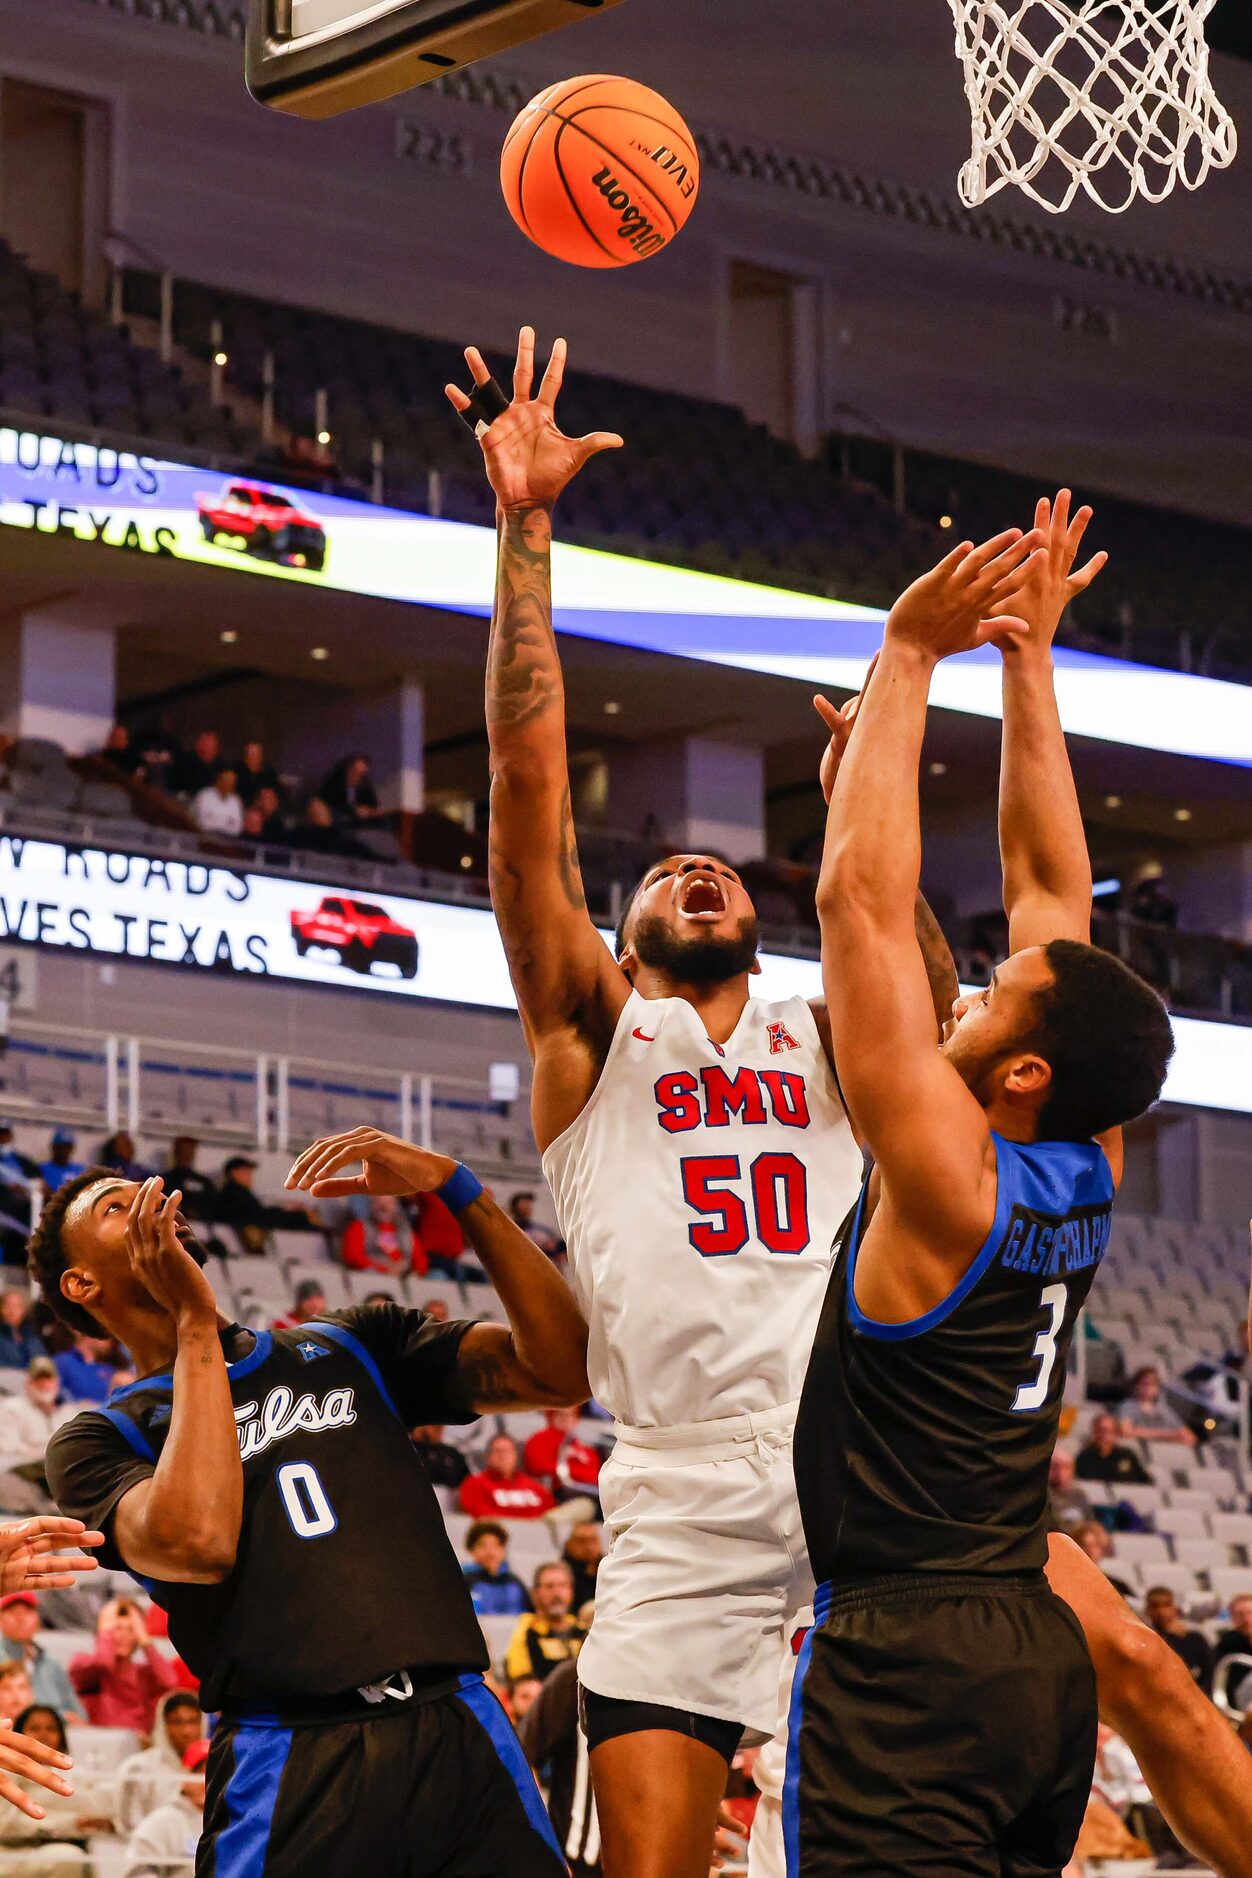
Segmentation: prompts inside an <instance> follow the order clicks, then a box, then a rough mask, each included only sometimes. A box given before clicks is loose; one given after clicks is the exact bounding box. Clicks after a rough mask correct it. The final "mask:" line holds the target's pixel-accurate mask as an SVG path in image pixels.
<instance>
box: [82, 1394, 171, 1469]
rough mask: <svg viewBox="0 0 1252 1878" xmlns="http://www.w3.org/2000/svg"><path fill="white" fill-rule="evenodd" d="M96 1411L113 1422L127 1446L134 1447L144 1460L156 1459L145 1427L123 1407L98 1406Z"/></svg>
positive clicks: (107, 1420) (106, 1419) (153, 1460)
mask: <svg viewBox="0 0 1252 1878" xmlns="http://www.w3.org/2000/svg"><path fill="white" fill-rule="evenodd" d="M95 1413H96V1414H97V1415H103V1416H104V1419H105V1421H106V1422H112V1424H113V1426H114V1427H115V1428H116V1429H117V1432H118V1434H119V1435H121V1437H122V1439H123V1441H124V1442H125V1443H126V1445H127V1447H130V1448H133V1449H134V1450H135V1453H136V1454H137V1455H138V1456H139V1458H140V1460H142V1461H152V1462H153V1463H155V1461H156V1453H155V1450H154V1449H153V1447H152V1445H151V1443H150V1442H149V1440H148V1437H147V1436H146V1435H145V1434H144V1432H143V1429H142V1428H140V1427H139V1426H138V1425H137V1424H136V1423H135V1422H133V1421H132V1420H131V1418H130V1416H129V1415H124V1414H123V1413H122V1411H121V1409H115V1408H108V1407H105V1408H98V1409H97V1410H96V1411H95Z"/></svg>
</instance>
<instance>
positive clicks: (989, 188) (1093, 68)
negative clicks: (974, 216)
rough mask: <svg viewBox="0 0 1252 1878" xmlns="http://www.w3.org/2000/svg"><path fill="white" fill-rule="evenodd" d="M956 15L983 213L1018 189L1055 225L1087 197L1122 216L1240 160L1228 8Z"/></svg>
mask: <svg viewBox="0 0 1252 1878" xmlns="http://www.w3.org/2000/svg"><path fill="white" fill-rule="evenodd" d="M949 4H950V6H951V8H952V13H953V17H954V19H955V20H956V49H957V55H958V57H959V58H960V61H961V64H962V65H963V67H964V69H965V95H966V97H967V98H968V100H969V107H970V114H971V116H972V118H973V133H974V135H973V148H972V151H971V154H970V158H969V161H968V163H966V164H965V165H964V167H963V168H962V170H961V176H960V192H961V199H962V201H963V202H965V203H966V204H967V205H968V206H969V207H971V208H974V207H977V205H978V204H979V203H980V202H985V201H986V200H987V198H988V196H993V195H995V194H996V192H997V190H1000V189H1003V188H1004V187H1005V186H1006V185H1007V184H1009V183H1012V184H1013V185H1014V186H1015V187H1016V188H1018V189H1022V190H1024V191H1025V192H1026V194H1027V195H1028V196H1030V197H1032V198H1033V200H1034V201H1036V202H1037V203H1039V205H1040V206H1041V207H1042V208H1045V209H1048V210H1050V211H1052V212H1053V213H1054V214H1056V213H1060V211H1062V210H1064V209H1067V208H1068V207H1069V206H1070V204H1071V202H1073V200H1074V197H1075V196H1076V195H1077V194H1078V191H1079V190H1080V189H1082V190H1085V191H1086V193H1087V194H1088V195H1089V196H1090V197H1091V198H1092V200H1093V201H1095V202H1097V203H1099V205H1100V207H1101V208H1103V209H1108V210H1110V211H1111V212H1112V213H1114V214H1119V213H1120V212H1121V211H1122V210H1123V209H1127V208H1129V207H1130V204H1131V203H1132V202H1133V201H1134V200H1135V199H1136V197H1138V196H1142V197H1144V198H1146V200H1148V201H1149V202H1159V201H1161V199H1162V198H1163V197H1164V196H1167V195H1169V193H1170V191H1171V190H1172V189H1173V188H1174V185H1175V184H1176V183H1179V182H1181V183H1182V184H1183V185H1184V186H1185V187H1186V188H1188V189H1198V188H1199V186H1200V184H1201V183H1202V182H1203V181H1204V179H1205V177H1206V176H1207V175H1208V173H1209V171H1210V169H1223V168H1225V166H1226V165H1227V164H1228V163H1230V162H1232V161H1233V159H1234V155H1235V147H1236V138H1235V127H1234V124H1233V123H1232V121H1231V118H1230V115H1229V113H1228V112H1227V111H1225V110H1224V109H1223V108H1222V105H1221V103H1220V102H1219V100H1218V98H1217V95H1216V93H1215V92H1214V90H1213V85H1212V81H1211V79H1210V77H1209V51H1208V46H1207V45H1206V43H1205V39H1204V21H1205V19H1206V18H1207V16H1208V14H1209V13H1210V12H1211V11H1212V9H1213V6H1214V4H1215V0H949Z"/></svg>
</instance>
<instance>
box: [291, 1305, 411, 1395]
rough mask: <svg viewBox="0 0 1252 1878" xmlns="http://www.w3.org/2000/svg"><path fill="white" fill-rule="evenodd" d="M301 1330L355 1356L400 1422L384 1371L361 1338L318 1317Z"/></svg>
mask: <svg viewBox="0 0 1252 1878" xmlns="http://www.w3.org/2000/svg"><path fill="white" fill-rule="evenodd" d="M300 1328H301V1330H305V1331H308V1330H311V1331H313V1332H314V1333H315V1334H316V1335H317V1336H319V1337H329V1338H330V1340H331V1342H332V1343H337V1344H338V1345H339V1346H340V1348H341V1349H343V1350H347V1351H348V1352H349V1353H350V1354H351V1355H352V1356H355V1358H356V1360H357V1362H358V1363H360V1365H361V1366H362V1368H363V1369H364V1370H366V1371H367V1373H368V1374H369V1377H370V1379H371V1381H372V1382H373V1384H374V1387H375V1388H376V1389H377V1391H378V1393H379V1395H380V1396H381V1397H382V1399H383V1401H384V1402H385V1403H386V1404H387V1407H388V1408H389V1409H390V1410H391V1413H392V1414H393V1415H394V1416H395V1418H396V1420H397V1421H399V1420H400V1412H399V1410H398V1409H397V1408H396V1405H395V1403H394V1402H393V1401H392V1399H391V1391H390V1390H389V1389H388V1387H387V1385H386V1383H385V1382H384V1381H383V1377H382V1371H381V1370H380V1369H379V1367H378V1365H377V1363H376V1362H375V1361H374V1359H373V1357H372V1356H371V1355H370V1353H369V1351H368V1350H367V1349H366V1347H365V1345H364V1344H363V1343H362V1342H361V1341H360V1339H359V1338H357V1337H354V1336H353V1334H352V1332H351V1331H350V1330H345V1329H344V1327H343V1325H342V1324H328V1323H325V1322H323V1320H322V1319H321V1318H318V1317H315V1318H313V1320H312V1321H311V1322H310V1323H307V1324H301V1326H300Z"/></svg>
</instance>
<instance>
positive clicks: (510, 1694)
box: [504, 1676, 543, 1728]
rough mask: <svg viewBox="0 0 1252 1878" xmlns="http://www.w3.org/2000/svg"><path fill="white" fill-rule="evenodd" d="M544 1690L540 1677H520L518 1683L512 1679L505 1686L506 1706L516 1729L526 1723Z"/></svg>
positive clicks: (507, 1680)
mask: <svg viewBox="0 0 1252 1878" xmlns="http://www.w3.org/2000/svg"><path fill="white" fill-rule="evenodd" d="M542 1688H543V1684H542V1683H541V1682H540V1680H539V1678H538V1676H519V1677H518V1678H517V1680H516V1682H514V1681H513V1679H512V1678H511V1677H510V1678H508V1679H506V1681H505V1685H504V1705H505V1707H506V1708H507V1709H508V1711H509V1720H510V1721H511V1722H512V1724H513V1726H514V1727H515V1728H517V1727H519V1726H520V1724H521V1723H522V1722H523V1721H525V1719H526V1717H527V1715H529V1713H530V1711H531V1709H532V1708H533V1707H534V1705H535V1697H536V1696H537V1695H538V1694H539V1691H540V1690H541V1689H542Z"/></svg>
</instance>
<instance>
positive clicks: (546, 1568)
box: [530, 1558, 574, 1591]
mask: <svg viewBox="0 0 1252 1878" xmlns="http://www.w3.org/2000/svg"><path fill="white" fill-rule="evenodd" d="M549 1572H560V1574H561V1576H562V1577H563V1578H568V1579H569V1581H570V1584H571V1585H572V1584H573V1582H574V1567H573V1566H572V1565H571V1564H570V1562H569V1560H568V1559H567V1558H550V1559H547V1560H545V1562H544V1563H543V1564H542V1565H536V1567H535V1575H534V1577H533V1578H532V1579H531V1581H530V1588H531V1590H532V1591H537V1590H538V1589H539V1580H540V1579H541V1578H544V1577H546V1576H547V1574H548V1573H549Z"/></svg>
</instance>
